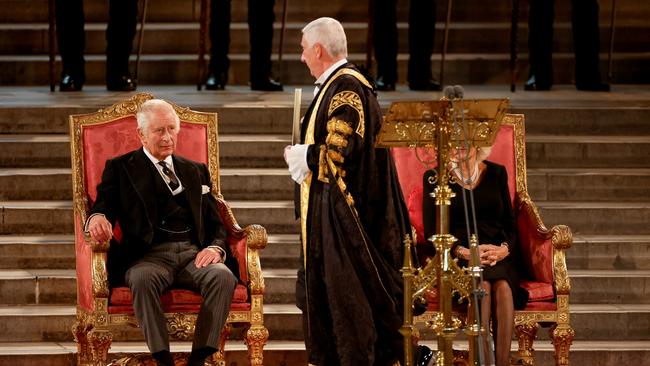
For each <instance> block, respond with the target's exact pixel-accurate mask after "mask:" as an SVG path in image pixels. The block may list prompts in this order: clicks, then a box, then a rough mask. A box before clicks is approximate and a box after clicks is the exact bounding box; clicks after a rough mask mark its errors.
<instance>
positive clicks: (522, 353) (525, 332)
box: [515, 323, 539, 366]
mask: <svg viewBox="0 0 650 366" xmlns="http://www.w3.org/2000/svg"><path fill="white" fill-rule="evenodd" d="M538 329H539V324H537V323H526V324H520V325H516V326H515V333H516V334H517V339H518V341H519V359H520V360H521V362H522V363H523V364H524V365H526V366H533V365H534V364H535V362H534V358H533V356H534V355H533V351H534V350H533V342H534V341H535V338H536V337H537V330H538Z"/></svg>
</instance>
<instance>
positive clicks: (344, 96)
mask: <svg viewBox="0 0 650 366" xmlns="http://www.w3.org/2000/svg"><path fill="white" fill-rule="evenodd" d="M344 106H348V107H351V108H352V109H353V110H355V111H356V112H357V114H358V116H359V120H358V123H357V128H356V131H355V132H356V133H357V134H358V135H359V137H361V138H363V135H364V133H365V130H366V128H365V116H364V112H363V103H362V102H361V97H359V94H357V93H355V92H353V91H351V90H344V91H342V92H339V93H337V94H336V95H334V97H333V98H332V100H331V101H330V105H329V108H328V111H327V115H328V116H332V114H333V113H334V111H336V110H337V109H339V108H341V107H344Z"/></svg>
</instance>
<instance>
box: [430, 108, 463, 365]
mask: <svg viewBox="0 0 650 366" xmlns="http://www.w3.org/2000/svg"><path fill="white" fill-rule="evenodd" d="M450 130H451V126H450V125H449V120H448V119H442V120H441V121H440V122H439V123H438V124H437V126H436V132H437V133H436V135H437V136H436V137H437V144H436V145H437V146H436V147H437V151H438V161H439V162H441V163H440V164H438V167H437V172H438V186H437V187H436V189H435V190H434V192H433V194H432V196H433V197H434V198H435V200H436V235H434V236H433V238H431V239H429V240H431V241H432V242H433V243H434V245H435V247H436V253H440V255H437V254H436V259H438V263H437V264H436V265H437V266H438V268H439V271H438V273H439V274H440V276H438V289H439V293H440V296H438V301H439V306H440V307H439V309H440V311H441V312H442V314H443V315H442V322H443V324H441V326H442V327H438V328H439V329H440V331H439V333H438V365H445V366H451V365H452V362H453V348H452V346H453V341H454V338H455V337H456V334H457V333H458V327H457V325H456V326H455V325H454V322H453V320H452V313H451V300H452V296H451V294H452V288H453V283H452V276H453V274H454V273H453V271H452V268H451V267H452V264H451V263H452V259H451V247H452V245H453V244H454V242H455V241H456V238H454V237H453V236H452V235H449V206H450V205H451V199H452V198H453V197H454V196H455V194H454V192H452V190H451V188H449V184H448V182H449V169H448V167H447V164H446V163H445V162H447V161H449V153H450V141H449V132H450Z"/></svg>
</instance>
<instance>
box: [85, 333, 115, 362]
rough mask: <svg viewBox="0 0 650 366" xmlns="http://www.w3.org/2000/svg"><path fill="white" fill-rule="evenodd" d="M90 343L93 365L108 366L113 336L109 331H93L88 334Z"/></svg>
mask: <svg viewBox="0 0 650 366" xmlns="http://www.w3.org/2000/svg"><path fill="white" fill-rule="evenodd" d="M88 342H89V343H90V350H91V351H92V364H93V365H106V362H107V360H108V350H109V349H110V348H111V343H112V342H113V334H111V332H109V331H107V330H97V329H92V330H91V331H90V332H88Z"/></svg>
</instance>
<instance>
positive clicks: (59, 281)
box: [0, 257, 650, 305]
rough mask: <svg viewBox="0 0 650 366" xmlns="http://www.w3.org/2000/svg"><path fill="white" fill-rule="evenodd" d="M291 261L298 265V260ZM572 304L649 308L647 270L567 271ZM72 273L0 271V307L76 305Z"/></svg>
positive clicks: (278, 295)
mask: <svg viewBox="0 0 650 366" xmlns="http://www.w3.org/2000/svg"><path fill="white" fill-rule="evenodd" d="M294 260H295V261H296V262H298V258H297V257H295V258H294ZM299 265H300V264H299V263H296V265H295V267H293V268H286V269H285V268H270V269H268V268H265V269H263V274H264V280H265V284H266V293H265V300H264V301H265V303H267V304H283V303H292V302H293V301H295V286H296V273H297V267H298V266H299ZM569 276H570V278H571V303H572V304H650V296H649V295H650V270H578V269H572V270H570V271H569ZM76 296H77V294H76V272H75V270H74V269H58V270H57V269H4V270H0V304H3V305H39V304H43V305H45V304H49V305H53V304H62V305H65V304H74V303H75V302H76Z"/></svg>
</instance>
